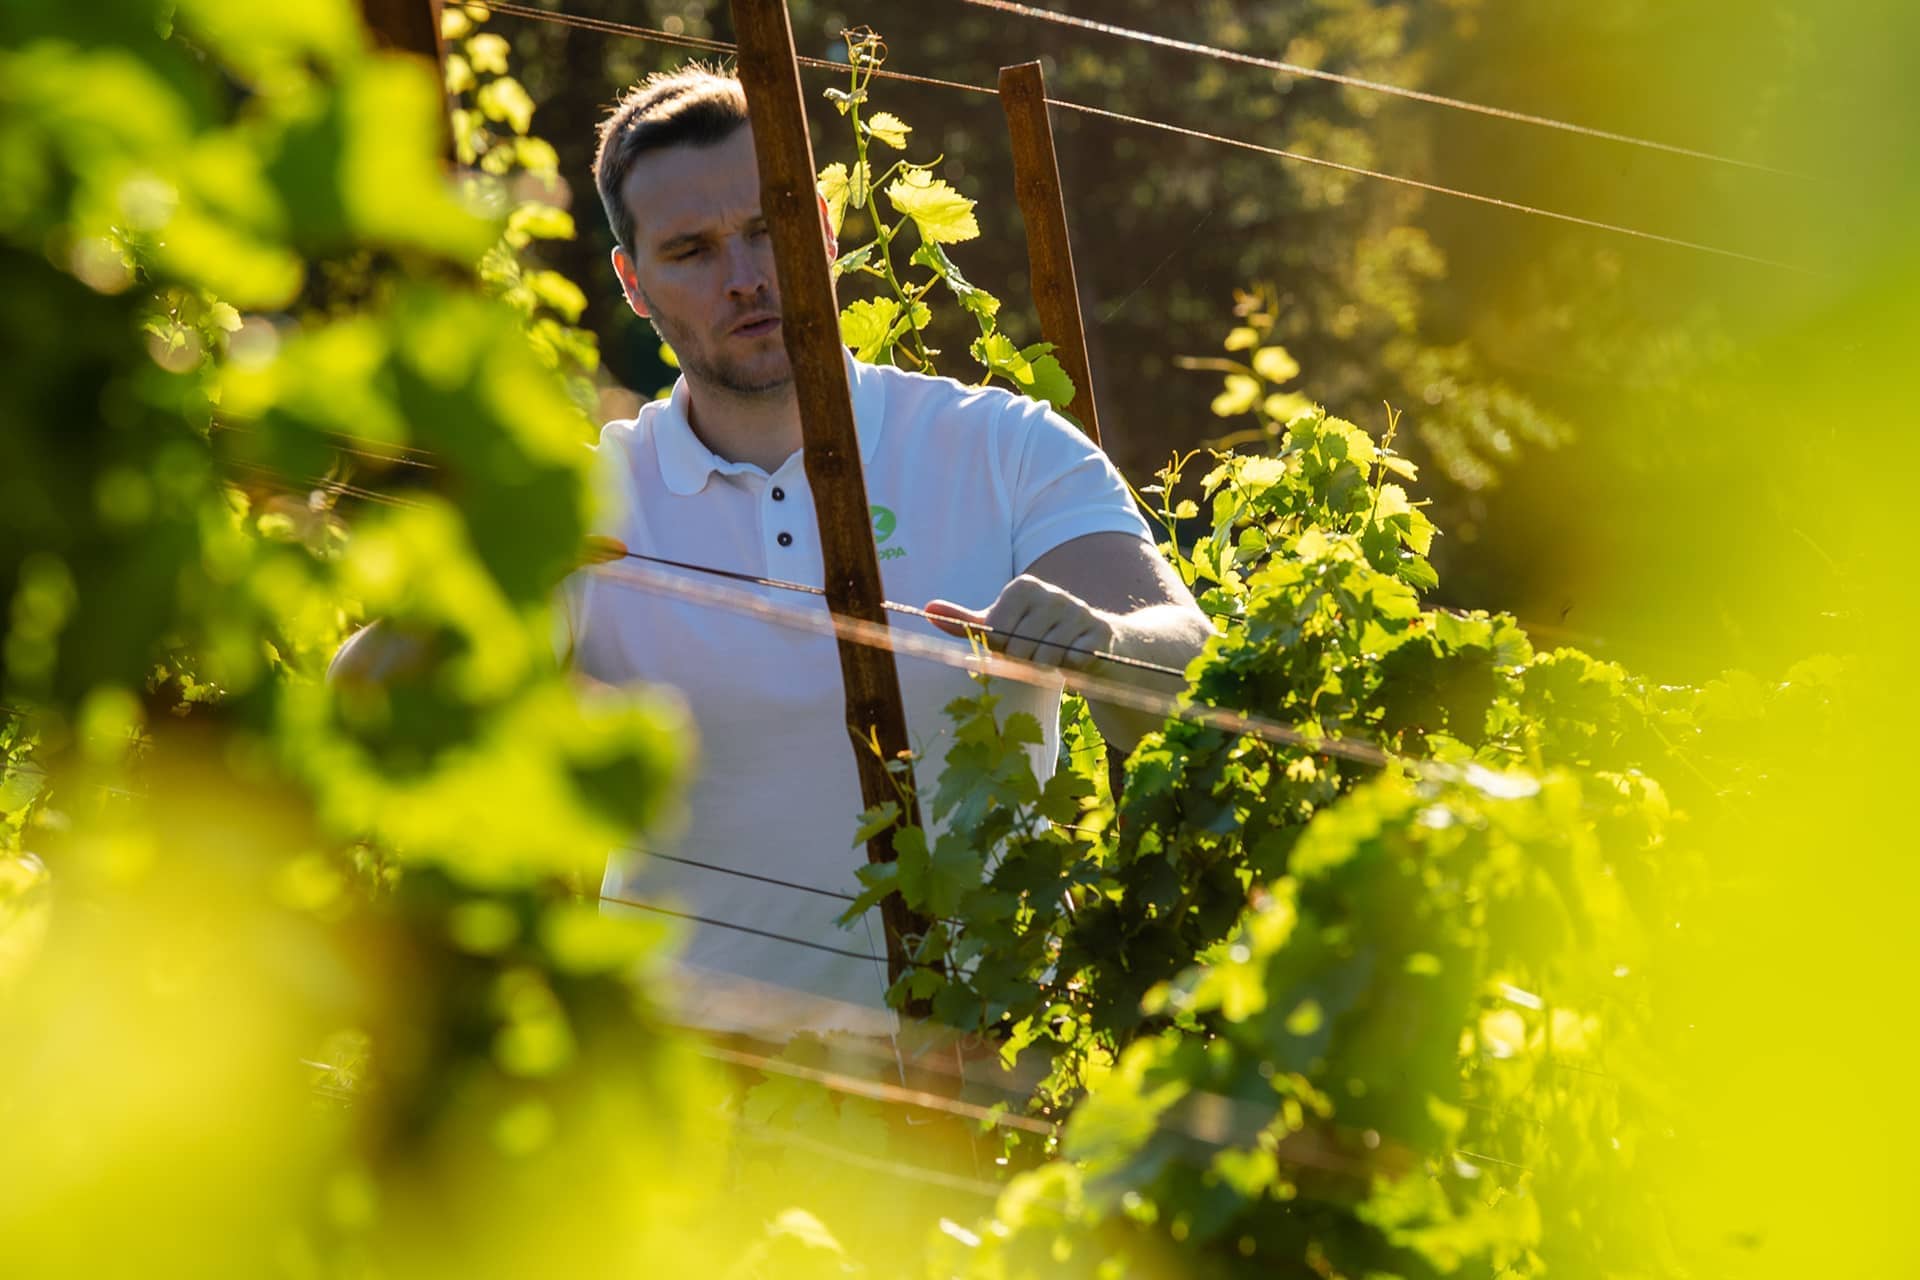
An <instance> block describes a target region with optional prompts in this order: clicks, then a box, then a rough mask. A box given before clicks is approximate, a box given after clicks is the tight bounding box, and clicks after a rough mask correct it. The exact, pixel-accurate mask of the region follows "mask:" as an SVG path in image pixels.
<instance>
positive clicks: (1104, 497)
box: [1000, 396, 1153, 573]
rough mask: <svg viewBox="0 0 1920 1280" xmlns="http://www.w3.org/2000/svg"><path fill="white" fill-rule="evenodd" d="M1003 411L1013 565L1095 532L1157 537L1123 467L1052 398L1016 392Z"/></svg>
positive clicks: (1017, 567)
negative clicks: (1050, 404) (1123, 474)
mask: <svg viewBox="0 0 1920 1280" xmlns="http://www.w3.org/2000/svg"><path fill="white" fill-rule="evenodd" d="M1012 400H1013V403H1012V404H1010V405H1009V406H1008V407H1007V409H1006V410H1005V412H1003V413H1002V414H1001V419H1000V427H1001V431H1002V433H1003V434H1002V438H1001V442H1000V443H1001V457H1002V459H1003V460H1004V467H1005V477H1006V486H1007V504H1008V507H1009V509H1010V511H1011V514H1012V518H1013V570H1014V572H1015V573H1025V572H1026V571H1027V570H1028V569H1030V568H1032V566H1033V562H1034V561H1036V560H1038V559H1039V558H1040V557H1041V556H1044V555H1045V554H1047V552H1049V551H1051V550H1053V549H1054V548H1055V547H1058V546H1060V545H1062V544H1063V543H1067V542H1071V541H1073V540H1074V539H1075V538H1079V537H1084V536H1085V535H1087V534H1090V533H1125V534H1131V535H1132V536H1134V537H1136V538H1139V539H1141V540H1142V541H1146V542H1151V541H1152V540H1153V534H1152V532H1151V530H1149V529H1148V527H1147V522H1146V519H1145V518H1144V517H1143V516H1141V514H1140V509H1139V507H1138V506H1137V505H1136V504H1135V502H1134V500H1133V494H1132V493H1131V492H1130V491H1129V490H1128V488H1127V482H1126V481H1125V480H1124V479H1122V478H1121V476H1120V471H1119V469H1118V468H1117V467H1115V466H1114V465H1113V463H1112V462H1111V461H1110V460H1109V459H1108V458H1107V455H1106V454H1105V453H1103V452H1101V450H1100V446H1098V445H1096V444H1095V443H1093V441H1091V440H1089V439H1088V438H1087V436H1086V434H1085V433H1084V432H1082V431H1081V430H1080V429H1079V428H1078V427H1076V426H1074V425H1073V424H1072V423H1071V422H1068V421H1067V420H1066V419H1065V418H1063V417H1061V416H1060V415H1059V414H1058V413H1055V412H1054V411H1053V410H1052V409H1050V408H1048V407H1047V406H1046V405H1043V404H1041V403H1039V402H1038V401H1034V400H1029V399H1026V398H1025V397H1019V396H1016V397H1012Z"/></svg>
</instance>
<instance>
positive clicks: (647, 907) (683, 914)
mask: <svg viewBox="0 0 1920 1280" xmlns="http://www.w3.org/2000/svg"><path fill="white" fill-rule="evenodd" d="M599 897H600V901H602V902H607V903H612V904H613V905H615V906H620V907H633V908H635V909H637V910H640V911H651V912H654V913H655V914H656V915H663V916H672V917H673V918H674V919H676V920H690V921H692V922H693V923H694V924H704V925H709V926H711V927H713V928H715V929H732V930H733V931H735V932H736V933H750V934H752V935H754V936H755V937H756V938H768V939H771V940H772V941H774V942H785V943H788V944H790V945H792V946H796V947H805V948H807V949H808V950H810V951H824V952H826V953H827V954H828V955H830V956H845V957H846V958H847V959H849V960H871V961H874V962H876V963H879V964H885V963H886V957H884V956H876V955H871V954H869V953H867V952H865V951H855V950H853V949H852V948H850V947H835V946H829V945H828V944H826V943H824V942H811V941H809V940H807V939H806V938H796V937H793V936H792V935H791V934H785V933H775V932H774V931H773V930H771V929H756V928H754V927H753V926H752V925H750V924H736V923H735V922H733V921H731V920H720V919H716V918H715V917H713V916H700V915H695V914H693V913H692V912H691V911H677V910H675V909H674V908H672V907H663V906H661V905H660V904H659V903H657V902H642V901H640V900H639V899H638V898H622V897H619V896H617V895H615V894H611V893H603V894H601V895H599ZM908 963H909V964H912V963H913V962H912V961H909V962H908Z"/></svg>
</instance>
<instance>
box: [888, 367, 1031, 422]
mask: <svg viewBox="0 0 1920 1280" xmlns="http://www.w3.org/2000/svg"><path fill="white" fill-rule="evenodd" d="M855 367H856V368H857V369H858V370H859V374H858V376H859V378H860V380H861V382H862V383H868V384H870V385H871V386H872V387H874V388H875V389H876V391H877V392H878V394H879V395H880V396H881V397H883V401H882V402H883V403H884V404H885V406H886V413H887V422H888V425H889V426H892V425H893V424H894V422H895V420H896V418H898V417H903V416H904V417H907V418H910V419H913V420H916V421H917V420H922V419H924V420H926V421H927V422H929V423H939V422H945V421H949V420H951V419H952V418H953V417H954V416H955V415H959V416H962V417H967V418H977V419H980V420H990V419H994V418H997V417H999V416H1000V415H1002V414H1004V413H1005V412H1006V411H1007V410H1008V409H1010V408H1013V407H1015V406H1016V405H1017V404H1018V403H1019V402H1022V401H1024V400H1025V397H1024V396H1017V395H1014V394H1012V393H1011V392H1008V391H1005V390H1002V389H1001V388H999V387H990V386H975V385H973V384H971V383H966V382H961V381H960V380H959V379H958V378H950V377H947V376H946V375H945V374H933V373H916V372H914V371H913V370H910V369H897V368H895V367H894V366H892V365H889V364H859V365H856V366H855Z"/></svg>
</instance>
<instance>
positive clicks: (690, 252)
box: [673, 244, 707, 262]
mask: <svg viewBox="0 0 1920 1280" xmlns="http://www.w3.org/2000/svg"><path fill="white" fill-rule="evenodd" d="M706 251H707V247H706V246H705V245H703V244H696V245H693V246H691V247H690V248H686V249H682V250H680V251H679V252H677V253H675V254H674V255H673V260H674V261H675V262H685V261H687V260H688V259H689V258H697V257H699V256H700V255H701V254H703V253H705V252H706Z"/></svg>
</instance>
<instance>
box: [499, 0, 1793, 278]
mask: <svg viewBox="0 0 1920 1280" xmlns="http://www.w3.org/2000/svg"><path fill="white" fill-rule="evenodd" d="M492 8H493V10H494V11H495V12H497V13H504V14H507V15H509V16H510V17H516V18H524V19H527V20H528V21H530V22H548V23H554V24H557V25H559V26H571V27H580V28H582V29H584V30H588V31H593V32H597V33H599V34H601V35H613V36H626V37H630V38H632V39H636V40H645V41H652V42H654V43H660V44H673V45H681V46H685V47H688V48H696V49H701V50H705V51H707V52H712V53H732V52H734V46H733V45H731V44H727V43H725V42H724V41H719V40H707V39H704V38H701V37H693V36H679V35H674V34H672V33H671V32H665V31H655V30H653V29H652V28H649V27H638V26H633V25H631V24H628V23H624V22H610V21H606V20H603V19H599V18H583V17H580V16H579V15H577V14H570V13H565V12H562V11H559V10H547V9H533V8H528V7H527V6H525V5H519V4H495V5H493V6H492ZM795 61H796V62H798V63H799V64H800V65H801V66H803V67H809V68H814V69H821V68H824V69H827V70H831V71H836V72H845V71H846V70H847V69H848V67H847V64H846V63H843V62H833V61H830V60H828V59H825V58H804V57H803V58H796V59H795ZM873 74H874V75H876V76H878V77H880V78H881V79H884V80H897V81H902V82H905V83H908V84H923V85H931V86H933V87H935V88H942V89H956V90H961V91H964V92H967V93H980V94H992V95H993V96H995V97H998V96H999V91H998V90H996V89H990V88H986V87H985V86H982V85H976V84H965V83H963V82H961V81H957V80H938V79H934V78H932V77H928V76H915V75H908V74H906V73H905V72H899V71H888V70H887V69H885V68H884V67H881V68H875V69H873ZM1409 92H1411V91H1409ZM1047 102H1048V104H1049V105H1051V106H1056V107H1059V108H1061V109H1063V110H1067V111H1078V112H1081V113H1082V114H1084V115H1092V116H1103V117H1106V118H1107V119H1110V120H1118V121H1121V122H1123V123H1126V124H1131V125H1137V126H1139V127H1141V128H1146V129H1160V130H1163V131H1165V132H1168V133H1174V134H1179V135H1181V136H1183V137H1188V138H1197V139H1199V140H1201V141H1204V142H1215V143H1219V144H1220V145H1222V146H1229V147H1238V148H1241V149H1242V150H1246V151H1253V152H1257V153H1259V154H1261V155H1269V156H1274V157H1276V158H1278V159H1281V160H1293V161H1297V162H1299V163H1301V164H1311V165H1318V166H1320V167H1322V168H1327V169H1336V170H1339V171H1340V172H1342V173H1349V174H1352V175H1354V176H1355V177H1360V178H1373V179H1375V180H1377V181H1380V182H1391V183H1394V184H1396V185H1398V186H1403V187H1412V188H1414V189H1416V190H1420V191H1427V192H1431V193H1433V194H1434V195H1443V196H1452V197H1454V198H1455V199H1458V200H1467V201H1471V202H1473V203H1475V204H1483V205H1489V206H1492V207H1493V208H1496V209H1506V210H1508V211H1509V212H1512V213H1521V214H1530V215H1532V216H1534V217H1538V218H1547V219H1549V220H1551V221H1554V222H1563V223H1567V224H1570V225H1572V226H1577V227H1586V228H1588V229H1590V230H1594V231H1606V232H1611V233H1613V234H1615V235H1622V236H1628V237H1631V238H1632V239H1636V240H1644V241H1648V242H1651V243H1654V244H1663V245H1667V246H1669V247H1671V248H1676V249H1688V250H1692V251H1693V252H1696V253H1704V254H1709V255H1711V256H1714V257H1720V258H1729V259H1732V260H1733V261H1736V262H1744V263H1747V264H1749V265H1752V266H1760V267H1768V268H1771V269H1773V270H1776V271H1789V272H1793V273H1795V274H1798V275H1805V276H1817V275H1819V274H1820V273H1819V272H1817V271H1814V270H1812V269H1811V268H1808V267H1802V266H1798V265H1796V264H1794V263H1790V262H1782V261H1780V260H1778V259H1775V258H1766V257H1761V256H1760V255H1758V254H1751V253H1742V252H1740V251H1739V250H1737V249H1722V248H1720V247H1718V246H1716V245H1711V244H1706V243H1703V242H1701V241H1698V240H1686V239H1682V238H1680V237H1679V236H1669V235H1662V234H1660V233H1659V232H1656V231H1641V230H1639V229H1638V228H1635V227H1629V226H1624V225H1622V224H1620V223H1617V222H1603V221H1601V220H1600V219H1598V218H1584V217H1581V216H1579V215H1578V214H1572V213H1559V212H1556V211H1554V210H1552V209H1543V208H1540V207H1539V206H1537V205H1530V204H1522V203H1521V202H1519V201H1517V200H1504V199H1501V198H1500V197H1498V196H1485V195H1480V194H1479V193H1477V192H1473V191H1465V190H1462V189H1460V188H1458V187H1448V186H1442V185H1441V184H1439V183H1435V182H1422V181H1421V180H1419V179H1418V178H1404V177H1401V176H1400V175H1398V174H1392V173H1386V172H1383V171H1381V170H1378V169H1367V168H1363V167H1361V166H1359V165H1351V164H1342V163H1340V162H1339V161H1337V160H1327V159H1324V158H1322V157H1320V156H1311V155H1307V154H1305V153H1304V152H1299V151H1287V150H1283V149H1282V148H1279V147H1268V146H1263V145H1261V144H1260V143H1257V142H1247V141H1244V140H1242V139H1239V138H1229V137H1225V136H1223V135H1221V134H1217V133H1206V132H1204V131H1202V130H1199V129H1188V128H1185V127H1184V126H1181V125H1176V124H1167V123H1165V122H1163V121H1159V120H1150V119H1147V118H1146V117H1144V116H1131V115H1127V114H1125V113H1124V112H1119V111H1108V110H1105V109H1104V108H1101V107H1090V106H1085V105H1083V104H1081V103H1078V102H1067V101H1065V100H1063V99H1060V98H1048V99H1047ZM1710 158H1711V157H1710ZM1782 172H1784V171H1782Z"/></svg>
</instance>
